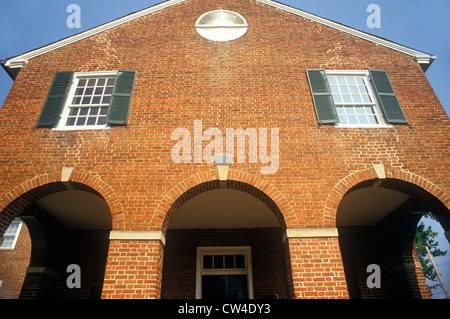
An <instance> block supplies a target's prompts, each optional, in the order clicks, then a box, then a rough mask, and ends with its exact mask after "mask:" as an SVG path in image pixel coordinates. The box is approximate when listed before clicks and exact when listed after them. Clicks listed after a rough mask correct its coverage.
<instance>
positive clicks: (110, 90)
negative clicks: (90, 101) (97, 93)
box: [105, 86, 114, 94]
mask: <svg viewBox="0 0 450 319" xmlns="http://www.w3.org/2000/svg"><path fill="white" fill-rule="evenodd" d="M113 89H114V88H113V87H109V86H108V87H106V88H105V94H112V92H113Z"/></svg>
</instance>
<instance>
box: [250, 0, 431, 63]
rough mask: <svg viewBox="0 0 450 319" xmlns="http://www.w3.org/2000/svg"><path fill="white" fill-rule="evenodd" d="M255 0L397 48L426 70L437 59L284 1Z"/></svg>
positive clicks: (385, 45)
mask: <svg viewBox="0 0 450 319" xmlns="http://www.w3.org/2000/svg"><path fill="white" fill-rule="evenodd" d="M255 1H257V2H260V3H264V4H266V5H269V6H272V7H275V8H277V9H280V10H283V11H286V12H290V13H292V14H295V15H298V16H300V17H303V18H305V19H309V20H311V21H314V22H317V23H320V24H323V25H326V26H328V27H331V28H333V29H336V30H339V31H342V32H345V33H348V34H351V35H353V36H355V37H358V38H361V39H364V40H367V41H370V42H373V43H376V44H378V45H381V46H384V47H387V48H390V49H392V50H395V51H398V52H401V53H404V54H407V55H410V56H412V57H414V58H415V60H416V62H417V63H419V64H420V66H421V67H422V69H423V70H424V71H426V70H427V69H428V68H429V67H430V65H431V64H432V63H433V61H434V60H435V59H436V56H434V55H432V54H429V53H425V52H422V51H418V50H415V49H412V48H409V47H406V46H404V45H401V44H398V43H395V42H392V41H389V40H386V39H383V38H380V37H377V36H374V35H372V34H369V33H366V32H363V31H359V30H356V29H354V28H350V27H347V26H345V25H343V24H340V23H337V22H334V21H331V20H328V19H324V18H321V17H319V16H316V15H314V14H311V13H308V12H305V11H302V10H299V9H296V8H293V7H289V6H287V5H284V4H282V3H279V2H275V1H272V0H255Z"/></svg>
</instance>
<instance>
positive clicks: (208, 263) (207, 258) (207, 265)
mask: <svg viewBox="0 0 450 319" xmlns="http://www.w3.org/2000/svg"><path fill="white" fill-rule="evenodd" d="M212 261H213V259H212V256H211V255H204V256H203V269H212V266H213V264H212Z"/></svg>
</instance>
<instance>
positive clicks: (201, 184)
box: [152, 169, 296, 233]
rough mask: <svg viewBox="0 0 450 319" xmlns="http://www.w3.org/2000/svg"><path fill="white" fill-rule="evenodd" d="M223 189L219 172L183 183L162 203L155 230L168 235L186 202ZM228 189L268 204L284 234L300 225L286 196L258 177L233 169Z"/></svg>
mask: <svg viewBox="0 0 450 319" xmlns="http://www.w3.org/2000/svg"><path fill="white" fill-rule="evenodd" d="M219 186H220V182H219V179H218V177H217V171H216V170H209V171H204V172H201V173H198V174H195V175H193V176H191V177H189V178H187V179H186V180H184V181H181V182H180V183H178V184H177V185H175V186H174V187H173V188H172V189H171V190H170V191H169V192H168V193H167V194H166V195H165V196H164V198H163V199H162V200H161V201H160V203H159V205H158V206H157V208H156V211H155V214H154V217H153V219H152V227H154V229H155V230H161V231H162V232H163V233H166V231H167V229H168V226H169V222H170V220H171V219H172V217H173V215H174V214H175V212H176V211H177V210H178V209H179V208H180V207H181V206H182V205H183V204H184V203H185V202H187V201H188V200H189V199H191V198H192V197H194V196H196V195H198V194H200V193H203V192H206V191H209V190H213V189H218V188H219ZM226 187H227V188H229V189H235V190H240V191H243V192H246V193H248V194H250V195H252V196H255V197H257V198H258V199H260V200H261V201H262V202H264V203H265V204H266V205H267V206H268V207H269V208H270V209H271V210H272V212H273V213H274V215H275V217H277V219H278V221H279V223H280V225H281V228H282V229H283V231H284V230H285V229H286V228H287V227H288V226H289V225H290V224H292V223H295V222H296V217H295V215H294V213H293V210H292V208H291V206H290V205H289V203H288V201H287V200H286V198H285V197H284V195H283V194H282V193H281V192H280V191H278V190H277V189H276V188H275V187H274V186H273V185H271V184H269V183H268V182H266V181H264V180H262V179H260V178H258V177H257V176H254V175H251V174H248V173H245V172H242V171H239V170H233V169H230V171H229V173H228V180H227V181H226Z"/></svg>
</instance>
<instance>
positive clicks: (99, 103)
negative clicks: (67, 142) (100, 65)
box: [55, 72, 117, 130]
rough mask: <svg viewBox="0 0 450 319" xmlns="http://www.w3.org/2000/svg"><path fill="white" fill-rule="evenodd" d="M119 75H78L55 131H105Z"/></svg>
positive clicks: (108, 73) (114, 73) (93, 73)
mask: <svg viewBox="0 0 450 319" xmlns="http://www.w3.org/2000/svg"><path fill="white" fill-rule="evenodd" d="M116 76H117V72H91V73H75V74H74V76H73V80H72V84H71V86H70V88H69V91H68V94H67V98H66V102H65V105H64V108H63V110H62V112H61V119H60V121H59V123H58V125H57V126H56V127H55V129H56V130H82V129H89V130H92V129H105V128H108V124H107V123H106V120H107V116H108V110H109V106H110V103H111V99H112V94H113V91H114V85H115V82H116Z"/></svg>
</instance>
